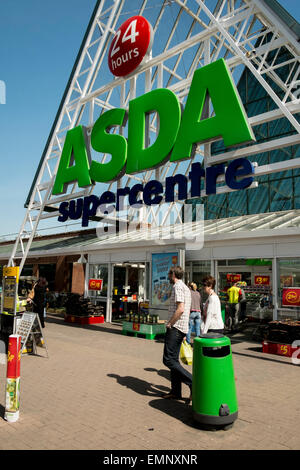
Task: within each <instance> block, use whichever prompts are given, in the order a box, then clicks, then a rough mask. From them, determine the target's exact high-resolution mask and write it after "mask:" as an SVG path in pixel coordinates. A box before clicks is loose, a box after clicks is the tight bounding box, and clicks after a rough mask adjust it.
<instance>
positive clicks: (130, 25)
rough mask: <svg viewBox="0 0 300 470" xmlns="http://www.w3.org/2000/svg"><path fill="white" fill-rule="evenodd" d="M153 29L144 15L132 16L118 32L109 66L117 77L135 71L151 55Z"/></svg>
mask: <svg viewBox="0 0 300 470" xmlns="http://www.w3.org/2000/svg"><path fill="white" fill-rule="evenodd" d="M152 43H153V29H152V26H151V24H150V23H149V22H148V21H147V20H146V18H144V17H143V16H132V17H131V18H129V19H128V20H126V21H125V22H124V23H123V24H122V26H120V28H119V29H118V31H117V32H116V34H115V36H114V38H113V40H112V42H111V45H110V48H109V52H108V66H109V69H110V71H111V73H112V74H113V75H115V76H116V77H125V76H126V75H129V74H130V73H132V72H133V71H135V70H136V69H137V68H138V67H139V66H140V65H141V64H142V63H143V61H144V59H145V57H146V56H147V55H149V52H150V50H151V48H152Z"/></svg>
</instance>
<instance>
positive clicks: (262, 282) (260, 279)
mask: <svg viewBox="0 0 300 470" xmlns="http://www.w3.org/2000/svg"><path fill="white" fill-rule="evenodd" d="M254 284H255V285H256V286H269V285H270V276H254Z"/></svg>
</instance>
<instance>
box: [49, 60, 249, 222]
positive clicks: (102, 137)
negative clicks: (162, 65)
mask: <svg viewBox="0 0 300 470" xmlns="http://www.w3.org/2000/svg"><path fill="white" fill-rule="evenodd" d="M208 96H209V97H210V99H211V102H212V105H213V108H214V111H215V115H214V116H213V117H208V116H203V112H204V109H206V100H207V98H208ZM151 113H157V116H158V122H159V131H158V135H157V137H156V140H155V142H153V143H152V144H151V145H149V146H147V145H145V140H146V139H145V136H146V135H148V129H146V125H147V124H146V123H147V115H149V114H151ZM127 122H128V139H126V138H125V137H124V136H123V135H119V134H110V130H111V129H112V128H114V127H119V126H121V127H124V126H125V125H126V124H127ZM220 137H221V138H223V140H224V144H225V145H226V146H232V145H237V144H241V143H243V142H247V141H251V140H253V139H254V135H253V133H252V130H251V127H250V126H249V124H248V121H247V116H246V113H245V111H244V108H243V105H242V103H241V101H240V98H239V95H238V92H237V90H236V88H235V85H234V82H233V80H232V78H231V75H230V72H229V70H228V68H227V66H226V63H225V61H224V60H223V59H220V60H218V61H216V62H214V63H211V64H209V65H207V66H205V67H202V68H201V69H199V70H197V71H196V72H195V73H194V76H193V80H192V83H191V87H190V91H189V95H188V98H187V102H186V106H185V109H184V110H182V109H181V106H180V103H179V101H178V98H177V96H176V95H175V94H174V93H173V92H172V91H171V90H169V89H156V90H153V91H150V92H149V93H146V94H144V95H142V96H140V97H138V98H135V99H133V100H131V101H130V102H129V109H128V112H127V110H125V109H122V108H116V109H112V110H109V111H106V112H105V113H103V114H102V115H101V116H100V117H99V119H98V120H97V121H96V122H95V124H94V127H93V129H92V132H91V135H90V138H88V136H87V132H86V129H85V128H84V127H83V126H78V127H76V128H74V129H71V130H70V131H68V133H67V135H66V139H65V143H64V147H63V151H62V155H61V159H60V163H59V168H58V171H57V175H56V179H55V183H54V187H53V190H52V193H53V194H54V195H59V194H63V193H65V192H66V190H67V187H68V185H69V184H71V183H74V182H77V183H78V186H79V187H87V186H90V185H92V184H95V183H96V182H99V183H107V182H112V181H115V180H117V179H119V178H121V177H122V176H123V174H124V173H126V174H129V175H130V174H134V173H139V172H142V171H146V170H151V169H153V168H157V167H159V166H161V165H164V164H165V163H166V162H167V161H171V162H177V161H181V160H186V159H189V158H191V157H192V156H193V154H194V151H195V148H196V146H197V144H199V143H204V142H208V141H213V140H216V139H218V138H220ZM91 148H92V149H93V150H95V151H96V152H99V153H106V154H110V155H111V159H110V161H109V162H108V163H100V162H99V161H96V160H91V157H90V149H91ZM253 173H254V169H253V166H252V164H251V163H250V162H249V161H248V160H247V159H244V158H240V159H238V160H235V161H233V162H231V163H230V164H229V165H228V168H227V170H226V172H225V167H224V165H215V166H213V167H209V168H207V170H206V172H205V171H204V169H203V168H201V166H200V164H199V163H194V164H193V165H192V170H191V172H190V175H189V178H190V180H191V194H190V196H191V197H196V196H199V195H200V179H201V178H204V179H205V187H206V194H214V193H215V192H216V179H217V177H218V176H219V175H221V174H225V181H226V184H227V185H228V186H229V187H230V188H231V189H243V188H246V187H249V186H250V184H251V183H252V181H253V177H251V174H253ZM249 175H250V176H249ZM243 177H244V178H243ZM170 178H175V180H174V179H173V180H171V181H170V180H169V179H168V178H167V179H166V184H165V193H166V194H165V200H166V202H168V201H171V200H172V198H173V193H174V184H176V183H177V182H178V184H179V180H181V190H180V188H179V199H180V198H181V197H180V195H181V196H182V198H183V199H184V198H187V197H188V195H187V189H186V188H187V182H188V181H187V178H186V177H185V176H184V175H176V176H174V177H170ZM237 178H238V179H237ZM176 179H177V180H178V181H176ZM150 183H151V184H150ZM142 186H143V185H135V186H134V187H133V188H127V189H126V190H125V188H122V189H123V192H124V191H125V194H126V195H128V196H130V194H131V196H132V197H131V198H130V199H131V200H132V201H133V202H140V203H141V204H143V203H145V204H157V203H160V202H161V200H162V199H160V196H158V197H156V196H155V195H157V194H160V195H161V192H162V188H163V185H162V183H161V182H158V181H155V180H153V181H152V182H151V181H150V182H149V183H147V185H145V187H142ZM172 187H173V189H172ZM118 191H120V190H118ZM128 191H129V192H128ZM131 191H133V193H131ZM141 192H143V194H144V198H143V199H139V200H137V194H139V193H141ZM105 193H110V192H109V191H106V192H105ZM111 194H112V193H111ZM111 194H110V195H108V194H106V195H105V197H104V199H105V200H108V201H109V203H112V201H113V199H114V201H113V202H115V203H116V208H117V210H118V209H119V207H118V194H116V195H115V197H114V198H113V197H112V196H111ZM89 197H91V196H89ZM94 197H96V196H94ZM84 199H85V200H86V199H87V198H84ZM98 199H99V201H98V202H99V204H100V199H101V198H98ZM173 200H174V199H173ZM94 202H95V201H94ZM67 204H68V205H69V203H66V202H64V203H62V204H61V206H60V212H61V210H62V211H64V215H63V216H62V217H61V219H63V220H66V218H65V217H66V214H67V210H68V207H67ZM81 205H82V213H83V210H84V206H86V213H88V212H89V209H88V207H87V202H86V204H85V201H82V204H81ZM93 205H94V204H93ZM93 211H94V209H93ZM78 212H80V211H77V214H78ZM63 220H61V221H63Z"/></svg>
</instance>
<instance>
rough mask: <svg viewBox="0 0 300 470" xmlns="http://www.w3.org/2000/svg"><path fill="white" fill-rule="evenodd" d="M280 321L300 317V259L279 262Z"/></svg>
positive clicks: (280, 260) (285, 259)
mask: <svg viewBox="0 0 300 470" xmlns="http://www.w3.org/2000/svg"><path fill="white" fill-rule="evenodd" d="M277 272H278V273H279V275H278V308H279V315H278V318H279V319H285V318H292V319H298V318H299V317H300V258H284V259H279V260H278V269H277Z"/></svg>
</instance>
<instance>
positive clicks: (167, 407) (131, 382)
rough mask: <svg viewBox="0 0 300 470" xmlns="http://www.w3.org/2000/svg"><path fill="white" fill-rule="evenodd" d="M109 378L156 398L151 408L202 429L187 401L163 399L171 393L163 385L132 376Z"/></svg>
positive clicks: (111, 375)
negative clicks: (166, 393)
mask: <svg viewBox="0 0 300 470" xmlns="http://www.w3.org/2000/svg"><path fill="white" fill-rule="evenodd" d="M145 370H148V371H150V372H151V371H155V372H158V374H159V375H160V372H167V371H163V370H162V371H158V370H157V369H151V368H149V369H145ZM107 376H108V377H112V378H113V379H116V380H117V382H118V384H120V385H122V386H123V387H127V388H130V389H131V390H133V391H134V392H136V393H139V394H141V395H146V396H149V397H155V398H158V399H155V400H151V401H150V402H149V406H151V407H152V408H155V409H156V410H159V411H161V412H163V413H166V414H168V415H170V416H172V417H173V418H176V419H179V420H180V421H181V422H182V423H184V424H185V425H187V426H190V427H194V428H196V429H200V427H199V426H198V425H197V423H195V421H194V420H193V417H192V408H191V406H189V405H187V403H186V400H183V401H181V400H180V401H179V400H166V399H164V398H162V397H161V395H162V394H163V392H166V391H167V392H169V390H170V388H169V387H164V386H163V385H153V384H152V383H150V382H147V381H146V380H142V379H139V378H137V377H132V376H124V377H122V376H120V375H117V374H107Z"/></svg>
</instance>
